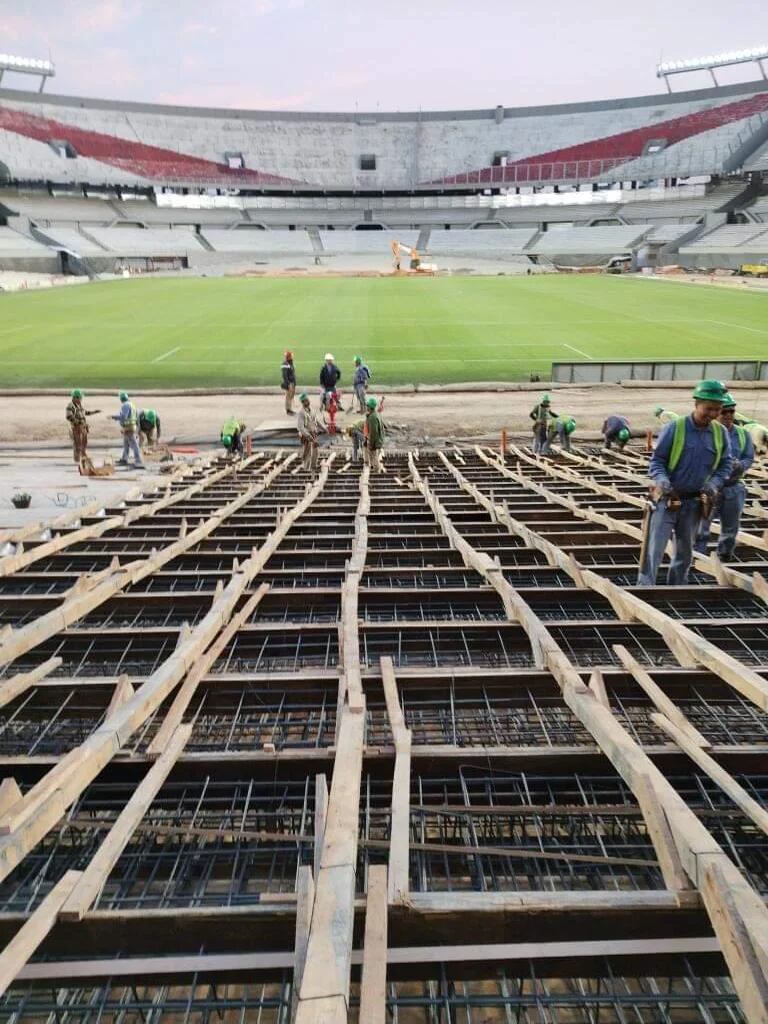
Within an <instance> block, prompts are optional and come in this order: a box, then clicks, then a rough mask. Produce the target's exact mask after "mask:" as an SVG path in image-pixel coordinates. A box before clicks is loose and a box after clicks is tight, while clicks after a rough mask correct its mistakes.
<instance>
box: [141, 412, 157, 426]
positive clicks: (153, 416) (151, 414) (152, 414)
mask: <svg viewBox="0 0 768 1024" xmlns="http://www.w3.org/2000/svg"><path fill="white" fill-rule="evenodd" d="M142 415H143V416H144V419H145V420H147V422H149V423H154V422H155V420H156V419H157V413H156V412H155V410H154V409H145V410H144V412H143V414H142Z"/></svg>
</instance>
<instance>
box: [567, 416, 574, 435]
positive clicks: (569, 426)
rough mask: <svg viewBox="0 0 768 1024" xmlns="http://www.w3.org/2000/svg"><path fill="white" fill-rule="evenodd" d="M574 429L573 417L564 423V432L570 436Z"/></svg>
mask: <svg viewBox="0 0 768 1024" xmlns="http://www.w3.org/2000/svg"><path fill="white" fill-rule="evenodd" d="M575 429H576V420H575V419H574V418H573V417H571V418H570V419H569V420H566V421H565V432H566V434H572V433H573V432H574V430H575Z"/></svg>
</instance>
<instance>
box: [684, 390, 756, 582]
mask: <svg viewBox="0 0 768 1024" xmlns="http://www.w3.org/2000/svg"><path fill="white" fill-rule="evenodd" d="M735 417H736V399H735V398H734V397H733V396H732V395H731V394H730V392H728V393H727V394H726V395H725V398H724V399H723V404H722V405H721V407H720V416H719V419H720V422H721V423H722V425H723V426H724V427H725V429H726V430H727V431H728V438H729V440H730V442H731V455H732V456H733V467H732V469H731V475H730V476H729V477H728V479H727V480H726V481H725V483H724V484H723V490H722V492H721V494H720V501H719V502H718V505H717V508H716V510H715V513H714V515H713V517H712V518H713V519H714V518H718V519H719V520H720V540H719V541H718V545H717V554H718V557H719V558H721V559H722V560H723V561H724V562H727V561H729V560H730V559H731V558H733V553H734V551H735V549H736V537H737V535H738V532H739V529H740V527H741V514H742V512H743V511H744V502H745V501H746V498H747V489H746V487H745V486H744V482H743V477H744V475H745V474H746V473H747V472H748V471H749V469H750V468H751V467H752V463H753V462H754V461H755V446H754V443H753V441H752V438H751V436H750V434H749V432H748V430H747V428H746V427H743V426H741V425H740V424H738V423H736V421H735ZM710 525H711V520H710V519H707V518H702V520H701V525H700V526H699V533H698V536H697V538H696V550H697V551H699V552H701V554H703V555H706V554H707V549H708V542H709V528H710Z"/></svg>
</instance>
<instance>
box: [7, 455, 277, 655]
mask: <svg viewBox="0 0 768 1024" xmlns="http://www.w3.org/2000/svg"><path fill="white" fill-rule="evenodd" d="M292 458H295V455H293V456H289V457H288V458H287V459H286V460H285V461H284V462H282V463H280V465H278V466H276V467H275V468H274V469H272V470H270V471H269V473H267V475H266V476H265V477H264V478H263V480H261V481H260V482H259V483H258V484H254V485H252V486H251V487H249V488H248V489H247V490H246V491H245V492H244V493H243V494H241V495H240V496H239V497H237V498H235V499H234V500H233V501H231V502H229V504H227V505H225V506H223V507H222V508H220V509H218V510H217V511H216V512H215V513H214V515H212V516H211V517H210V518H209V519H208V520H205V521H203V522H202V524H201V525H200V526H198V527H197V529H195V530H192V531H191V532H190V533H188V534H187V535H186V536H185V537H180V538H179V539H177V540H176V541H174V542H173V543H172V544H169V545H168V546H167V547H165V548H163V549H162V550H160V551H158V552H156V553H153V554H151V555H150V556H149V557H148V558H142V559H137V560H136V561H134V562H129V563H127V564H126V565H124V566H122V567H120V569H119V570H118V571H116V572H115V574H114V575H112V576H110V577H109V578H107V579H105V580H103V581H102V582H101V583H100V584H98V585H97V586H95V587H93V588H92V589H91V590H89V591H88V592H87V593H85V594H77V595H74V596H73V597H70V598H68V599H66V600H65V601H64V602H63V603H62V604H61V605H59V607H58V608H54V609H53V611H50V612H47V613H46V614H45V615H41V616H40V617H39V618H37V619H35V620H34V621H33V622H30V623H29V624H28V625H27V626H24V627H22V628H21V629H19V630H16V631H15V632H14V634H13V636H12V637H11V638H10V639H9V640H6V641H5V642H4V643H2V644H0V666H3V665H6V664H8V663H9V662H12V661H14V660H15V659H16V658H18V657H20V656H21V655H22V654H26V653H27V652H28V651H30V650H32V649H34V648H35V647H37V646H38V645H39V644H41V643H43V642H44V641H45V640H48V639H49V638H50V637H52V636H55V634H56V633H58V632H60V631H61V630H62V629H66V628H67V626H70V625H71V624H72V623H73V622H76V621H77V620H78V619H80V618H82V617H83V616H84V615H86V614H88V612H91V611H93V610H94V609H95V608H98V607H99V606H100V605H102V604H103V603H104V602H105V601H107V600H109V599H110V598H111V597H114V595H115V594H117V593H119V592H120V591H121V590H124V589H125V588H126V587H127V586H129V585H131V584H133V583H138V582H139V581H140V580H142V579H145V578H146V577H147V576H150V575H152V573H154V572H156V571H157V570H158V569H160V568H162V566H164V565H166V564H167V563H168V562H170V561H172V560H173V559H174V558H176V557H177V556H178V555H180V554H182V553H183V552H184V551H188V550H189V549H190V548H192V547H194V546H195V544H198V543H199V542H200V541H201V540H204V539H205V538H206V537H208V536H209V535H210V534H211V533H213V531H214V530H215V529H217V528H218V527H219V526H220V525H221V523H222V521H223V520H224V519H226V518H227V516H230V515H232V513H233V512H236V511H237V510H238V509H240V508H242V507H243V505H246V504H247V503H248V502H249V501H252V500H253V498H254V497H255V496H256V495H257V494H260V493H261V492H262V491H263V490H265V489H266V488H267V487H269V486H270V484H271V483H272V482H273V480H274V479H275V477H276V476H278V475H279V474H280V473H281V472H282V471H283V469H284V468H285V467H286V466H287V465H288V464H289V462H290V461H291V460H292Z"/></svg>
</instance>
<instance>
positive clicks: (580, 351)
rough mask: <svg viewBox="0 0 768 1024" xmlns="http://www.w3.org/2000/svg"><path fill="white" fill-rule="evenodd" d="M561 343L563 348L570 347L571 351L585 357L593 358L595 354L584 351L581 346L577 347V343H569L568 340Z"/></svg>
mask: <svg viewBox="0 0 768 1024" xmlns="http://www.w3.org/2000/svg"><path fill="white" fill-rule="evenodd" d="M561 344H562V346H563V348H569V349H570V350H571V352H575V353H576V355H578V356H584V358H585V359H592V358H593V356H591V355H590V354H589V353H588V352H582V350H581V349H580V348H576V346H575V345H569V344H568V342H567V341H563V342H561Z"/></svg>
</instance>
